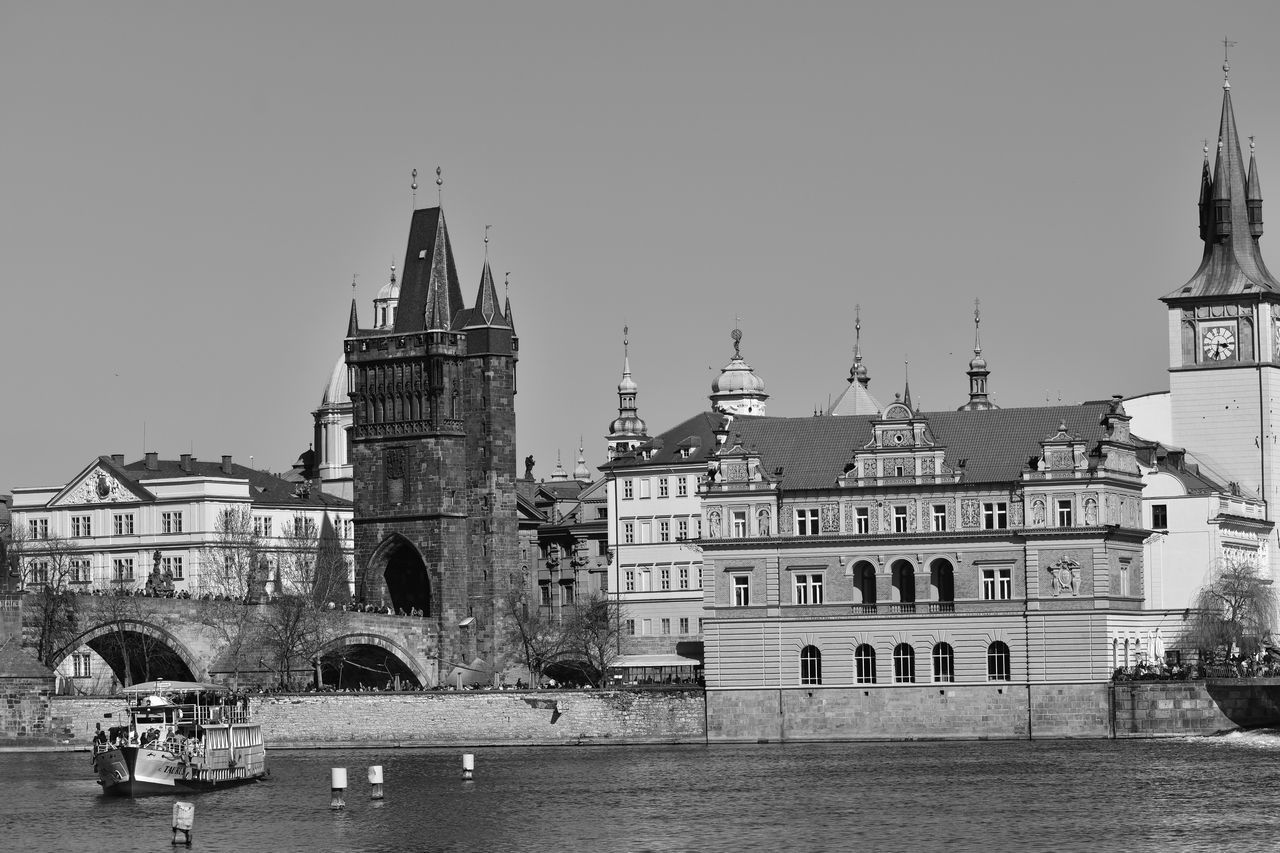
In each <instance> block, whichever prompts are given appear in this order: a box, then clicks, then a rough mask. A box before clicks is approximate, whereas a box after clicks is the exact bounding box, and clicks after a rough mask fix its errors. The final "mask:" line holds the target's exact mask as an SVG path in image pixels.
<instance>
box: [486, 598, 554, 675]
mask: <svg viewBox="0 0 1280 853" xmlns="http://www.w3.org/2000/svg"><path fill="white" fill-rule="evenodd" d="M500 619H501V622H500V624H501V628H500V632H501V635H502V645H503V646H504V647H506V648H509V649H516V650H517V651H518V653H519V655H520V662H521V663H522V664H524V667H525V669H527V670H528V671H529V678H530V680H531V681H532V683H533V685H534V686H535V687H536V686H537V685H538V684H539V681H540V677H541V675H542V671H543V670H544V669H545V668H546V667H547V665H549V664H551V663H554V662H555V661H556V659H557V658H559V657H560V656H561V655H562V654H563V653H564V651H565V649H566V646H567V641H568V635H567V633H566V631H565V630H564V629H563V628H562V627H561V626H559V625H555V624H553V623H552V621H551V620H550V618H548V616H547V614H545V613H543V612H542V608H540V607H538V606H537V605H536V604H534V605H533V606H532V607H531V606H530V605H529V599H528V595H527V594H526V592H525V590H523V589H521V588H519V587H517V586H512V587H511V588H510V589H508V590H507V592H506V594H505V595H504V596H503V598H502V600H501V611H500Z"/></svg>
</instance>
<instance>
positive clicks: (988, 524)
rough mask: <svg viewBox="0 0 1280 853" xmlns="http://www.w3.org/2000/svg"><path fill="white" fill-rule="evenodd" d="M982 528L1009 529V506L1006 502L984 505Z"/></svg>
mask: <svg viewBox="0 0 1280 853" xmlns="http://www.w3.org/2000/svg"><path fill="white" fill-rule="evenodd" d="M982 527H983V529H984V530H1007V529H1008V528H1009V505H1008V504H1007V503H1005V502H1004V501H999V502H995V503H984V504H983V505H982Z"/></svg>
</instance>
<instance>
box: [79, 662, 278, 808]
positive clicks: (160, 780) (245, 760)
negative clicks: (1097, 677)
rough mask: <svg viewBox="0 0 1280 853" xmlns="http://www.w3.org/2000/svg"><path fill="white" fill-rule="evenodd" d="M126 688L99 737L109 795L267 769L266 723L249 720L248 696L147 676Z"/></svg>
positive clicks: (98, 767)
mask: <svg viewBox="0 0 1280 853" xmlns="http://www.w3.org/2000/svg"><path fill="white" fill-rule="evenodd" d="M124 693H125V697H126V699H127V700H128V705H127V707H126V708H125V709H124V713H123V715H122V717H121V718H120V721H119V722H118V723H117V724H116V725H113V726H110V727H109V728H108V729H106V730H105V731H104V730H102V729H101V727H99V730H98V733H97V734H96V735H95V736H94V741H93V769H94V772H95V773H96V774H97V777H98V784H99V785H101V786H102V792H103V793H104V794H110V795H113V796H120V797H140V796H146V795H148V794H176V793H190V792H193V791H203V790H209V789H212V788H219V787H225V786H228V785H235V784H239V783H243V782H253V781H256V780H258V779H260V778H262V777H263V776H265V775H266V773H267V754H266V748H265V746H264V745H263V743H262V729H261V727H260V726H259V725H258V724H257V723H254V722H252V721H250V719H249V703H248V699H240V700H238V701H237V700H236V698H235V697H233V696H231V695H230V694H229V692H228V690H227V688H226V687H223V686H222V685H218V684H204V683H201V682H196V681H148V682H145V683H143V684H135V685H133V686H131V687H126V688H125V689H124ZM105 716H107V717H111V715H110V714H107V715H105Z"/></svg>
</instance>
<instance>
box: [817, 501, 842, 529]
mask: <svg viewBox="0 0 1280 853" xmlns="http://www.w3.org/2000/svg"><path fill="white" fill-rule="evenodd" d="M819 509H820V511H821V513H820V516H819V517H820V518H821V524H822V528H821V529H822V532H823V533H839V532H840V505H839V504H822V506H821V507H819Z"/></svg>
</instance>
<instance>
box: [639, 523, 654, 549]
mask: <svg viewBox="0 0 1280 853" xmlns="http://www.w3.org/2000/svg"><path fill="white" fill-rule="evenodd" d="M652 541H653V522H652V521H642V522H640V542H641V543H642V544H644V543H648V542H652Z"/></svg>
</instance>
